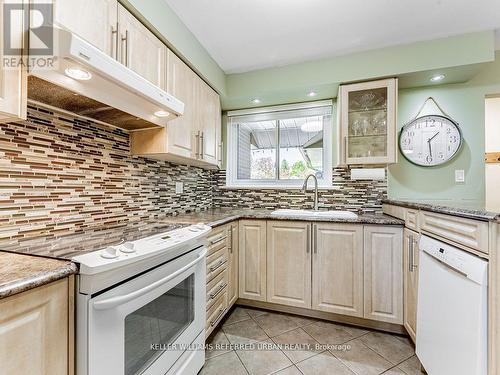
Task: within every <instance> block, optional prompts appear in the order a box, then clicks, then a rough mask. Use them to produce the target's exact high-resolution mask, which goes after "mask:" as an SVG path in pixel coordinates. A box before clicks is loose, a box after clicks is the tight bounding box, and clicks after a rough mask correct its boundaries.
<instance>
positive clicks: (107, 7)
mask: <svg viewBox="0 0 500 375" xmlns="http://www.w3.org/2000/svg"><path fill="white" fill-rule="evenodd" d="M53 4H54V10H53V11H54V22H55V23H56V24H57V25H59V26H62V27H63V28H65V29H68V30H70V31H71V32H73V33H74V34H76V35H78V36H79V37H80V38H82V39H85V40H86V41H87V42H89V43H90V44H92V45H94V46H95V47H97V48H99V49H100V50H101V51H103V52H105V53H107V54H108V55H110V56H112V57H113V58H115V59H117V58H118V45H119V33H118V2H117V1H116V0H53Z"/></svg>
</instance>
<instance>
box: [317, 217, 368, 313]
mask: <svg viewBox="0 0 500 375" xmlns="http://www.w3.org/2000/svg"><path fill="white" fill-rule="evenodd" d="M312 273H313V284H312V296H313V301H312V308H313V309H315V310H319V311H326V312H331V313H337V314H343V315H350V316H356V317H361V318H362V317H363V226H362V225H356V224H354V225H353V224H331V223H317V224H314V225H313V263H312Z"/></svg>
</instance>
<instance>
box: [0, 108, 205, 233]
mask: <svg viewBox="0 0 500 375" xmlns="http://www.w3.org/2000/svg"><path fill="white" fill-rule="evenodd" d="M176 181H183V182H184V193H183V194H176V193H175V182H176ZM211 206H212V172H209V171H205V170H203V169H200V168H194V167H188V166H179V165H173V164H170V163H168V162H162V161H155V160H148V159H144V158H139V157H131V156H130V149H129V136H128V133H127V132H126V131H123V130H120V129H116V128H113V127H107V126H105V125H101V124H97V123H95V122H92V121H89V120H86V119H81V118H78V117H71V116H68V115H67V114H60V113H54V112H51V111H48V110H46V109H43V108H35V107H32V106H30V107H29V108H28V120H27V121H20V122H15V123H8V124H0V239H2V238H15V237H23V236H25V237H28V236H36V235H46V234H54V235H63V234H70V233H74V232H82V231H84V230H85V229H86V228H92V227H98V226H114V225H120V224H121V223H125V222H129V221H141V220H144V219H151V218H155V217H162V216H165V215H169V214H172V213H176V212H189V211H193V210H200V209H206V208H209V207H211Z"/></svg>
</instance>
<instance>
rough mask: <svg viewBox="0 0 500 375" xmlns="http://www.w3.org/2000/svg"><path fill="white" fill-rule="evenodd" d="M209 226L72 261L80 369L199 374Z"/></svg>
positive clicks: (89, 373)
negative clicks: (76, 265) (76, 272)
mask: <svg viewBox="0 0 500 375" xmlns="http://www.w3.org/2000/svg"><path fill="white" fill-rule="evenodd" d="M210 230H211V228H210V227H208V226H205V225H203V224H197V225H192V226H188V227H184V228H180V229H175V230H172V231H168V232H164V233H160V234H155V235H152V236H149V237H145V238H141V239H137V240H134V241H127V242H123V243H121V244H119V245H114V246H108V247H106V248H104V249H100V250H97V251H93V252H90V253H86V254H83V255H78V256H75V257H74V258H73V259H72V260H73V261H74V262H77V263H79V266H80V270H79V275H78V277H77V291H78V294H77V317H76V320H77V330H76V343H77V345H76V352H77V375H100V374H117V375H122V374H124V375H132V374H147V375H156V374H162V375H163V374H185V375H190V374H196V373H198V371H199V370H200V369H201V367H202V366H203V363H204V360H205V354H204V342H205V314H206V312H205V303H206V295H205V293H206V292H205V284H206V259H205V257H206V251H207V250H206V237H207V234H208V233H209V232H210Z"/></svg>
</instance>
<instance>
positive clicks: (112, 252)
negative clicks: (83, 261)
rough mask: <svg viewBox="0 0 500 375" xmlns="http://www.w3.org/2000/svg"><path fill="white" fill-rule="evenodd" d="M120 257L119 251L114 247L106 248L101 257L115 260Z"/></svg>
mask: <svg viewBox="0 0 500 375" xmlns="http://www.w3.org/2000/svg"><path fill="white" fill-rule="evenodd" d="M118 256H119V254H118V250H117V249H116V247H113V246H110V247H108V248H106V249H105V250H103V251H102V253H101V257H103V258H106V259H115V258H118Z"/></svg>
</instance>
